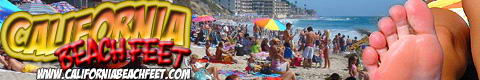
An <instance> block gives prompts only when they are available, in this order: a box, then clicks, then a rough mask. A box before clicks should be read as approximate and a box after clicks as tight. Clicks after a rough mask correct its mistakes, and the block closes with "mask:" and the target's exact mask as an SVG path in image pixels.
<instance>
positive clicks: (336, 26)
mask: <svg viewBox="0 0 480 80" xmlns="http://www.w3.org/2000/svg"><path fill="white" fill-rule="evenodd" d="M380 18H381V17H374V16H361V17H343V16H342V17H319V18H317V19H282V20H280V21H281V22H283V23H284V24H286V23H288V22H290V23H292V24H293V29H305V28H307V27H309V26H311V27H313V28H314V30H315V32H317V31H318V30H322V31H323V30H329V31H330V37H331V39H333V35H336V34H337V33H341V34H345V35H346V36H350V38H353V37H358V38H359V39H360V38H362V37H364V36H368V35H365V34H361V33H360V32H359V31H358V30H363V31H368V32H373V31H377V30H378V29H377V22H378V20H379V19H380ZM294 31H296V30H294Z"/></svg>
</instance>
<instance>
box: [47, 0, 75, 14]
mask: <svg viewBox="0 0 480 80" xmlns="http://www.w3.org/2000/svg"><path fill="white" fill-rule="evenodd" d="M50 6H52V7H53V8H54V9H55V10H57V11H58V12H60V13H66V12H70V11H78V9H77V8H75V7H74V6H72V5H70V4H69V3H68V2H66V1H60V2H56V3H52V4H50Z"/></svg>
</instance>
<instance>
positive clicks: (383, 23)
mask: <svg viewBox="0 0 480 80" xmlns="http://www.w3.org/2000/svg"><path fill="white" fill-rule="evenodd" d="M378 27H379V29H380V31H381V32H382V33H383V35H385V37H386V39H387V44H388V46H391V44H393V42H395V41H397V40H398V36H397V28H396V27H395V23H394V22H393V20H392V18H390V17H383V18H382V19H380V21H378Z"/></svg>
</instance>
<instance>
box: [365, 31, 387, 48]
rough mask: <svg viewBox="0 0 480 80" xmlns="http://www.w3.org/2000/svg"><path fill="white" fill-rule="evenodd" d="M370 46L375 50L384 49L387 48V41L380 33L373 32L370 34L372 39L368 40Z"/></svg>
mask: <svg viewBox="0 0 480 80" xmlns="http://www.w3.org/2000/svg"><path fill="white" fill-rule="evenodd" d="M368 40H369V43H370V46H371V47H373V48H375V49H382V48H385V47H386V45H387V43H386V40H385V36H384V35H383V34H382V33H380V32H373V33H372V34H370V37H369V38H368Z"/></svg>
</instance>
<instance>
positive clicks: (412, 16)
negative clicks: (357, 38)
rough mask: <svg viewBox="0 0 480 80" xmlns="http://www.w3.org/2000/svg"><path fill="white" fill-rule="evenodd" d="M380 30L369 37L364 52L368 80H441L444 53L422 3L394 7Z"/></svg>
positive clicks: (412, 2)
mask: <svg viewBox="0 0 480 80" xmlns="http://www.w3.org/2000/svg"><path fill="white" fill-rule="evenodd" d="M379 29H380V31H381V32H374V33H372V34H371V35H370V39H369V40H370V47H368V48H366V49H365V50H364V52H363V61H364V62H363V63H364V64H365V66H366V68H367V69H368V72H369V76H370V78H371V79H374V80H375V79H379V80H383V79H399V80H406V79H418V80H438V79H440V77H441V71H442V65H443V50H442V47H441V44H440V42H439V40H438V38H437V35H436V32H435V27H434V22H433V16H432V13H431V12H430V9H428V7H427V5H426V4H425V3H424V2H423V1H421V0H408V1H407V2H406V3H405V5H404V6H399V5H397V6H393V7H392V8H390V17H385V18H382V19H381V20H380V21H379ZM379 63H380V64H379ZM398 74H404V75H398Z"/></svg>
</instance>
